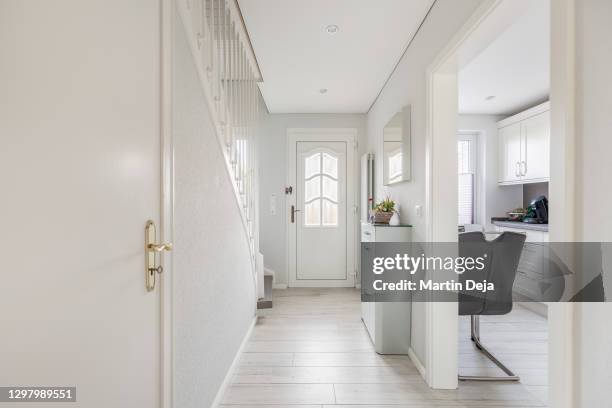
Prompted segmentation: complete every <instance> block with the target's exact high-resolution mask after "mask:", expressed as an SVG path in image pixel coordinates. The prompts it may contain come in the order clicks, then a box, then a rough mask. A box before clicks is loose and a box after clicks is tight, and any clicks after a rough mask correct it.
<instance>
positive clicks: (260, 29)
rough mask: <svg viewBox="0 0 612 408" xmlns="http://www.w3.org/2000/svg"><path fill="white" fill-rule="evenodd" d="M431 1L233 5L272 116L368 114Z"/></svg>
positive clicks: (290, 0)
mask: <svg viewBox="0 0 612 408" xmlns="http://www.w3.org/2000/svg"><path fill="white" fill-rule="evenodd" d="M433 1H434V0H410V1H407V0H385V1H384V2H380V1H372V0H307V1H304V0H238V3H239V5H240V10H241V12H242V15H243V18H244V22H245V25H246V28H247V31H248V33H249V36H250V38H251V42H252V44H253V49H254V51H255V55H256V57H257V61H258V63H259V67H260V69H261V73H262V76H263V79H264V82H263V83H262V84H260V88H261V92H262V95H263V97H264V100H265V102H266V105H267V106H268V109H269V110H270V112H271V113H364V112H367V111H368V110H369V108H370V106H371V105H372V103H373V102H374V100H375V99H376V97H377V95H378V93H379V92H380V90H381V88H382V87H383V85H384V84H385V82H386V80H387V78H388V77H389V75H390V74H391V72H392V71H393V69H394V67H395V65H396V64H397V62H398V61H399V59H400V58H401V56H402V54H403V52H404V50H405V49H406V46H407V45H408V43H409V42H410V40H411V39H412V36H413V35H414V33H415V32H416V31H417V29H418V27H419V25H420V23H421V22H422V20H423V18H424V17H425V15H426V14H427V11H428V10H429V8H430V7H431V5H432V3H433ZM381 4H384V6H381ZM330 25H337V26H338V32H336V33H335V34H329V33H328V32H327V31H326V27H328V26H330ZM321 89H326V90H327V92H326V93H321V92H320V90H321Z"/></svg>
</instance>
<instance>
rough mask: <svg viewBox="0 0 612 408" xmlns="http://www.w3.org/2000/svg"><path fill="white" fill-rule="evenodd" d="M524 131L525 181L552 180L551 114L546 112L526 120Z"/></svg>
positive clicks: (523, 157)
mask: <svg viewBox="0 0 612 408" xmlns="http://www.w3.org/2000/svg"><path fill="white" fill-rule="evenodd" d="M521 130H522V132H521V133H522V140H523V144H522V154H521V156H522V159H523V160H522V163H521V164H522V168H521V170H522V177H523V180H535V181H538V180H540V181H541V180H548V179H549V178H550V112H549V111H546V112H543V113H540V114H538V115H535V116H532V117H530V118H528V119H525V120H524V121H523V122H522V123H521Z"/></svg>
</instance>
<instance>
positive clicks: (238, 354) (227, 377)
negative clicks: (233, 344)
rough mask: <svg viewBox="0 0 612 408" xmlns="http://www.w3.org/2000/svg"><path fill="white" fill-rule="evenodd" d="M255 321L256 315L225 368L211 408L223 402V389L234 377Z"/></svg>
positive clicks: (225, 388) (225, 389) (215, 407)
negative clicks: (225, 372) (226, 368)
mask: <svg viewBox="0 0 612 408" xmlns="http://www.w3.org/2000/svg"><path fill="white" fill-rule="evenodd" d="M256 322H257V316H255V317H253V321H252V322H251V324H250V326H249V329H248V330H247V332H246V334H245V336H244V338H243V339H242V343H241V344H240V347H239V348H238V351H237V352H236V355H235V356H234V361H232V365H231V366H230V368H229V370H227V374H226V375H225V378H224V379H223V382H222V383H221V387H219V391H217V395H216V396H215V400H214V401H213V403H212V405H211V407H212V408H217V407H219V406H220V405H221V403H222V402H223V396H224V395H225V391H227V387H229V385H230V384H231V382H232V378H233V377H234V372H235V371H236V368H237V367H238V362H239V361H240V357H241V356H242V352H243V351H244V348H245V346H246V344H247V342H248V341H249V338H250V337H251V333H253V328H254V327H255V323H256Z"/></svg>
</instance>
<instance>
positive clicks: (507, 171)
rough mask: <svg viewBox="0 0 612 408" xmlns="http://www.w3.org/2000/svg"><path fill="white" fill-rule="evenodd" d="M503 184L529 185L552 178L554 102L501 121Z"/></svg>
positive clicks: (501, 169) (500, 144)
mask: <svg viewBox="0 0 612 408" xmlns="http://www.w3.org/2000/svg"><path fill="white" fill-rule="evenodd" d="M498 130H499V134H498V140H499V142H498V143H499V157H498V161H499V180H498V181H499V184H502V185H505V184H525V183H539V182H545V181H548V180H549V178H550V104H549V103H548V102H546V103H543V104H541V105H538V106H536V107H534V108H531V109H528V110H526V111H524V112H521V113H519V114H517V115H514V116H512V117H510V118H507V119H504V120H502V121H500V122H498Z"/></svg>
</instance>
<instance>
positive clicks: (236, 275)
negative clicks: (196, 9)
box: [173, 17, 256, 408]
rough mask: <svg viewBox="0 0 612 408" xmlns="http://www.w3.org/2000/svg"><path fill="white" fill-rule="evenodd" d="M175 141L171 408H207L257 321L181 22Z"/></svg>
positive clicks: (237, 225)
mask: <svg viewBox="0 0 612 408" xmlns="http://www.w3.org/2000/svg"><path fill="white" fill-rule="evenodd" d="M173 62H174V63H173V85H174V89H173V91H174V94H173V115H174V117H173V136H174V141H175V183H176V184H175V188H176V190H175V253H174V261H175V265H174V271H173V273H174V289H175V291H174V341H175V343H174V352H175V361H174V366H175V369H176V372H175V389H174V396H175V406H177V407H182V408H190V407H193V408H195V407H209V406H211V404H212V402H213V400H214V398H215V395H216V394H217V392H218V390H219V387H220V386H221V384H222V382H223V379H224V378H225V376H226V374H227V372H228V369H229V367H230V366H231V364H232V361H233V359H234V358H235V356H236V353H237V351H238V349H239V347H240V345H241V342H242V340H243V339H244V337H245V334H246V333H247V330H248V329H249V327H250V325H251V323H252V322H253V319H254V311H255V310H254V308H255V302H256V299H255V290H254V289H255V288H254V280H253V275H252V273H251V266H250V260H249V249H248V241H247V238H246V235H245V231H244V229H243V226H242V221H241V218H240V212H239V211H240V210H239V208H238V206H237V203H236V199H235V196H234V193H233V191H232V186H231V184H230V178H229V176H228V174H227V171H226V169H225V164H224V162H223V160H224V158H223V156H222V153H221V149H220V146H219V143H218V142H217V138H216V136H215V134H214V130H213V127H212V124H211V120H210V116H209V114H208V111H207V107H206V105H205V99H204V95H203V93H202V91H201V86H200V83H199V79H198V77H197V73H196V68H195V65H194V63H193V60H192V56H191V51H190V49H189V46H188V44H187V39H186V37H185V33H184V29H183V27H182V25H181V23H180V20H179V19H178V17H177V18H176V21H175V36H174V61H173Z"/></svg>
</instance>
